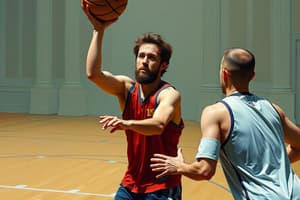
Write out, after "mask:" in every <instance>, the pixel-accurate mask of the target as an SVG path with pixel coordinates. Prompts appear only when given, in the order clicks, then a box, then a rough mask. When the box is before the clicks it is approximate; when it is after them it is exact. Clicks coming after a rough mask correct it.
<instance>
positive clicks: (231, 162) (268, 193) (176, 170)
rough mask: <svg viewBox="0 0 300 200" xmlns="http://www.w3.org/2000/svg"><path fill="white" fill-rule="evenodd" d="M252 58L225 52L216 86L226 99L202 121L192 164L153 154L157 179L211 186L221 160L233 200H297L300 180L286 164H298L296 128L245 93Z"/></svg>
mask: <svg viewBox="0 0 300 200" xmlns="http://www.w3.org/2000/svg"><path fill="white" fill-rule="evenodd" d="M254 66H255V58H254V55H253V54H252V53H251V52H250V51H248V50H246V49H240V48H234V49H228V50H226V51H225V53H224V56H223V58H222V61H221V66H220V84H221V87H222V91H223V93H224V94H225V95H226V97H225V98H224V99H222V100H221V101H219V102H217V103H215V104H213V105H210V106H207V107H206V108H205V109H204V110H203V112H202V116H201V131H202V139H201V142H200V144H199V147H198V152H197V155H196V161H195V162H193V163H191V164H187V163H184V159H183V155H182V153H181V151H180V150H179V151H178V156H177V157H170V156H166V155H162V154H155V155H154V157H153V158H152V159H151V160H152V164H151V167H152V170H153V171H157V172H158V175H157V177H158V178H160V177H162V176H165V175H170V174H182V175H185V176H187V177H189V178H191V179H194V180H209V179H211V178H212V176H213V175H214V173H215V170H216V164H217V161H218V159H220V161H221V164H222V167H223V170H224V174H225V176H226V179H227V182H228V184H229V186H230V190H231V192H232V195H233V197H234V199H237V200H243V199H247V200H248V199H251V200H252V199H254V200H300V180H299V178H298V177H297V175H296V174H295V173H294V171H293V169H292V167H291V164H290V162H296V161H298V160H300V128H299V127H298V126H296V125H295V124H294V123H293V122H292V121H290V120H289V119H288V117H287V116H286V115H285V113H284V111H283V110H282V109H281V108H280V107H279V106H278V105H275V104H274V103H271V102H269V101H268V100H267V99H265V98H262V97H258V96H256V95H253V94H251V93H250V92H249V83H250V81H251V80H252V79H253V77H254V75H255V72H254Z"/></svg>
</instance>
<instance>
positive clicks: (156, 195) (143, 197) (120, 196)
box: [114, 185, 182, 200]
mask: <svg viewBox="0 0 300 200" xmlns="http://www.w3.org/2000/svg"><path fill="white" fill-rule="evenodd" d="M181 190H182V189H181V186H177V187H175V188H170V189H164V190H158V191H155V192H151V193H141V194H137V193H133V192H131V191H130V190H128V189H127V188H125V187H124V186H122V185H120V187H119V189H118V191H117V193H116V195H115V198H114V200H181Z"/></svg>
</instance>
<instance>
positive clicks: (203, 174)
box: [202, 171, 215, 181]
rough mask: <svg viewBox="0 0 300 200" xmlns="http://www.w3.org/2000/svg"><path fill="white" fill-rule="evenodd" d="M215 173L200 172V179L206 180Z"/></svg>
mask: <svg viewBox="0 0 300 200" xmlns="http://www.w3.org/2000/svg"><path fill="white" fill-rule="evenodd" d="M214 175H215V172H212V171H210V172H204V173H202V179H203V180H206V181H209V180H210V179H212V177H213V176H214Z"/></svg>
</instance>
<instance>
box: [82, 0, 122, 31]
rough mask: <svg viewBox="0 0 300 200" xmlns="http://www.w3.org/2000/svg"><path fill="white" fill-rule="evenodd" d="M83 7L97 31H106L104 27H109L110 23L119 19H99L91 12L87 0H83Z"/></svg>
mask: <svg viewBox="0 0 300 200" xmlns="http://www.w3.org/2000/svg"><path fill="white" fill-rule="evenodd" d="M81 8H82V10H83V12H84V13H85V15H86V16H87V17H88V19H89V20H90V22H91V23H92V25H93V26H94V29H95V30H96V31H104V29H105V28H106V27H108V26H109V25H111V24H112V23H114V22H116V21H117V20H118V18H117V19H115V20H112V21H100V20H98V19H97V18H95V17H94V16H93V15H92V14H91V12H90V5H89V4H88V3H87V2H86V0H81Z"/></svg>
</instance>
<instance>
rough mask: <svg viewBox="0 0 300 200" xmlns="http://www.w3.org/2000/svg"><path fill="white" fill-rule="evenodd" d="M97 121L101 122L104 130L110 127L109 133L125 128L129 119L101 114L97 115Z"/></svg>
mask: <svg viewBox="0 0 300 200" xmlns="http://www.w3.org/2000/svg"><path fill="white" fill-rule="evenodd" d="M99 120H100V121H99V123H100V124H102V129H103V130H106V129H108V128H112V129H111V130H110V132H111V133H113V132H115V131H116V130H125V129H126V128H128V126H129V125H130V123H129V121H126V120H123V119H120V118H118V117H116V116H109V115H102V116H99Z"/></svg>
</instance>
